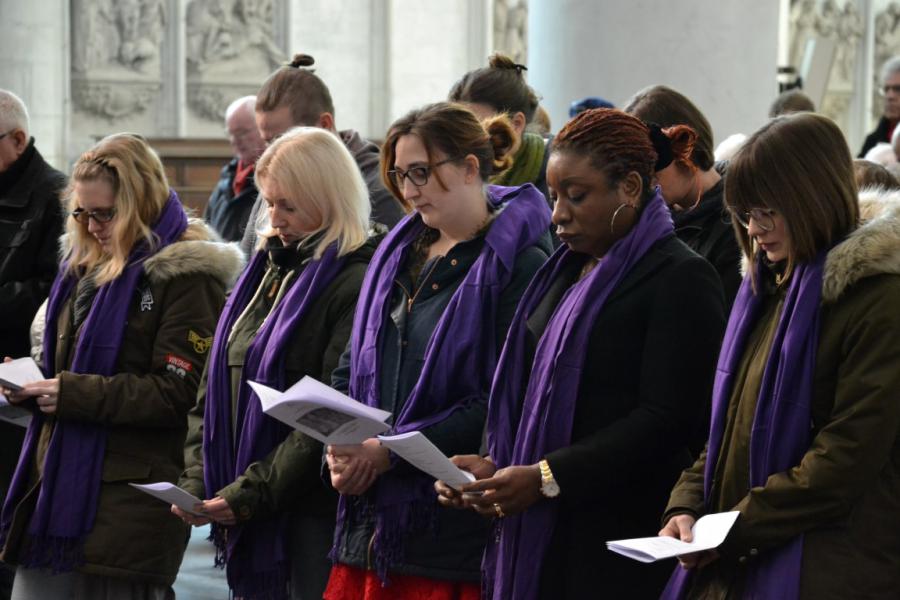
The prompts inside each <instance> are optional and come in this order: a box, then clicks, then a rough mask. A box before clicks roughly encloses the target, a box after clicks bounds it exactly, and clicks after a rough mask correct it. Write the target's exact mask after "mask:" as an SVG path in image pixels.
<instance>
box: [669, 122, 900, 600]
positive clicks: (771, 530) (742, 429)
mask: <svg viewBox="0 0 900 600" xmlns="http://www.w3.org/2000/svg"><path fill="white" fill-rule="evenodd" d="M872 195H874V196H875V198H872V197H870V198H868V202H869V203H872V202H873V200H876V201H877V203H878V204H879V205H880V209H879V210H873V209H872V207H869V210H868V212H871V213H873V214H877V218H871V219H870V220H868V221H864V222H863V223H862V224H860V206H859V204H860V203H859V200H858V199H857V189H856V183H855V181H854V175H853V166H852V163H851V158H850V149H849V148H848V147H847V143H846V141H844V136H843V134H842V133H841V131H840V129H838V127H837V125H835V124H834V123H833V122H832V121H830V120H829V119H827V118H825V117H822V116H819V115H815V114H812V113H798V114H795V115H791V116H786V117H779V118H776V119H774V120H772V121H770V122H769V123H767V124H766V125H764V126H763V127H762V128H761V129H760V130H759V131H757V132H756V133H754V134H753V135H752V136H750V138H749V139H748V140H747V142H746V143H745V144H744V146H743V147H742V149H741V150H740V152H739V153H738V155H737V156H736V157H735V159H734V161H733V162H732V163H731V167H730V168H729V172H728V180H727V182H726V198H727V199H728V206H729V209H730V211H731V214H732V220H733V223H734V229H735V231H736V233H737V234H738V237H739V240H740V243H741V247H742V248H743V252H744V257H745V263H746V266H747V270H748V275H747V276H746V277H745V278H744V281H743V283H742V285H741V289H740V291H739V292H738V295H737V298H736V299H735V302H734V307H733V308H732V311H731V317H730V319H729V322H728V328H727V330H726V332H725V339H724V341H723V343H722V350H721V353H720V354H719V361H718V367H717V369H716V383H715V386H714V393H713V407H712V426H711V429H710V437H709V441H708V443H707V446H706V450H705V451H704V452H703V454H701V456H700V458H699V459H698V460H697V462H696V463H695V464H694V465H693V466H692V467H691V468H690V469H688V470H686V471H684V473H683V474H682V475H681V478H680V480H679V481H678V483H677V485H676V486H675V489H674V491H673V492H672V495H671V498H670V500H669V504H668V507H667V509H666V512H665V516H664V523H665V526H664V528H663V529H662V531H661V532H660V533H661V535H667V536H672V537H676V538H680V539H682V540H685V541H690V540H691V537H692V534H691V527H692V525H693V524H694V522H695V520H696V519H697V518H699V517H701V516H703V515H704V514H707V513H716V512H722V511H738V512H739V513H740V515H739V516H738V519H737V522H736V523H735V525H734V527H733V528H732V529H731V531H730V533H729V535H728V537H727V538H726V539H725V542H724V543H723V544H722V545H721V546H719V547H718V548H717V549H716V550H710V551H706V552H701V553H695V554H691V555H687V556H683V557H681V565H682V566H681V567H680V568H679V569H678V570H677V571H676V573H675V575H674V576H673V578H672V580H671V581H670V584H669V587H668V589H667V590H666V593H665V594H664V598H726V597H727V598H783V599H785V600H792V599H797V598H809V599H813V598H816V599H818V598H872V599H881V598H883V599H885V600H887V599H888V598H896V597H897V590H898V589H900V527H897V518H898V515H900V494H898V493H897V490H898V487H897V486H898V482H900V460H898V458H900V402H898V401H897V390H898V389H900V368H898V367H900V344H898V343H897V337H898V334H900V312H898V311H897V306H898V304H900V209H898V199H897V193H896V192H882V193H881V194H880V195H879V194H877V193H876V194H870V196H872Z"/></svg>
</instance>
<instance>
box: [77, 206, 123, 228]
mask: <svg viewBox="0 0 900 600" xmlns="http://www.w3.org/2000/svg"><path fill="white" fill-rule="evenodd" d="M70 214H71V215H72V218H73V219H75V220H76V221H78V222H79V223H82V224H83V225H87V224H88V222H89V221H90V220H91V219H93V220H94V221H96V222H97V223H109V222H110V221H112V220H113V219H114V218H115V216H116V209H115V208H98V209H97V210H84V209H83V208H76V209H75V210H73V211H72V212H71V213H70Z"/></svg>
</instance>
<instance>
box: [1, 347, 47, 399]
mask: <svg viewBox="0 0 900 600" xmlns="http://www.w3.org/2000/svg"><path fill="white" fill-rule="evenodd" d="M44 379H45V377H44V373H43V372H41V368H40V367H39V366H38V364H37V363H36V362H34V359H33V358H31V357H30V356H26V357H25V358H16V359H14V360H10V361H5V362H2V363H0V386H2V387H5V388H7V389H9V390H12V391H18V390H21V389H22V387H23V386H24V385H25V384H26V383H33V382H35V381H42V380H44Z"/></svg>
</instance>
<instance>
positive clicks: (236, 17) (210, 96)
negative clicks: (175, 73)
mask: <svg viewBox="0 0 900 600" xmlns="http://www.w3.org/2000/svg"><path fill="white" fill-rule="evenodd" d="M274 21H275V10H274V6H273V1H272V0H190V2H188V4H187V15H186V19H185V31H186V38H187V53H186V55H185V60H186V63H187V83H188V94H187V99H188V105H189V106H190V108H191V110H192V111H193V112H194V113H195V114H196V115H197V116H199V117H201V118H202V119H205V120H208V121H216V122H221V120H222V119H223V118H224V115H225V108H226V107H227V106H228V104H229V103H230V102H231V101H232V100H234V99H235V98H237V97H239V96H240V95H245V94H247V93H253V92H254V91H255V90H256V89H258V87H259V84H260V83H261V77H260V74H261V73H269V72H270V71H272V70H273V69H274V68H275V67H277V66H278V65H279V64H281V63H283V62H284V60H285V55H284V53H283V52H282V51H281V50H280V49H279V48H278V47H277V46H276V45H275V43H274V42H273V41H272V40H273V39H274V38H275V36H274V26H275V22H274Z"/></svg>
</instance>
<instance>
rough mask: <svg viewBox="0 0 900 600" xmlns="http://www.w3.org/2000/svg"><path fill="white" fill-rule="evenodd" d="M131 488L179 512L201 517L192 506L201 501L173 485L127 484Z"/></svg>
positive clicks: (161, 483)
mask: <svg viewBox="0 0 900 600" xmlns="http://www.w3.org/2000/svg"><path fill="white" fill-rule="evenodd" d="M128 485H130V486H131V487H133V488H137V489H139V490H141V491H142V492H145V493H147V494H150V495H151V496H153V497H154V498H158V499H159V500H162V501H163V502H165V503H167V504H174V505H175V506H177V507H178V508H180V509H181V510H183V511H184V512H187V513H191V514H192V515H196V516H199V517H202V516H203V515H202V514H200V513H197V512H194V505H196V504H200V503H201V502H202V500H200V498H197V497H196V496H194V495H193V494H189V493H188V492H186V491H184V490H183V489H181V488H180V487H178V486H177V485H175V484H174V483H169V482H168V481H160V482H159V483H146V484H140V483H129V484H128Z"/></svg>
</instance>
